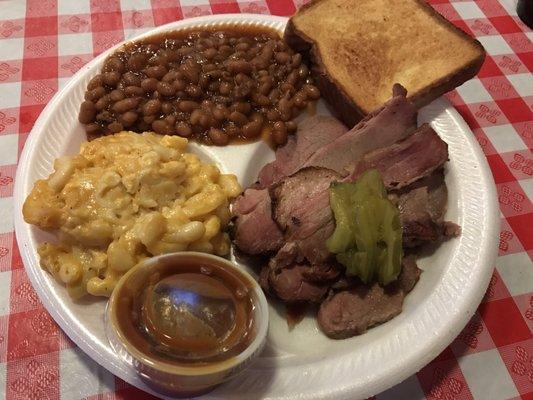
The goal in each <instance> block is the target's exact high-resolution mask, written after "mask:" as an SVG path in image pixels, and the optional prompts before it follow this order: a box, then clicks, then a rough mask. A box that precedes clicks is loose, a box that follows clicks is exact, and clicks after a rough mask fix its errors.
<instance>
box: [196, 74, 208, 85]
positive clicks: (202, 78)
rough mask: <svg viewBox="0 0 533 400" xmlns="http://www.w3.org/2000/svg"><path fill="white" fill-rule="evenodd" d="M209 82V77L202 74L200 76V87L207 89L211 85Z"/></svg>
mask: <svg viewBox="0 0 533 400" xmlns="http://www.w3.org/2000/svg"><path fill="white" fill-rule="evenodd" d="M209 81H210V80H209V75H207V74H204V73H202V74H200V79H198V86H200V87H201V88H202V89H205V88H207V86H208V85H209Z"/></svg>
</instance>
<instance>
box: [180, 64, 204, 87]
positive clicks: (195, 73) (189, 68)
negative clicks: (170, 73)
mask: <svg viewBox="0 0 533 400" xmlns="http://www.w3.org/2000/svg"><path fill="white" fill-rule="evenodd" d="M180 72H182V73H183V75H185V77H186V78H187V79H188V80H189V81H190V82H192V83H198V79H199V75H200V66H199V65H198V64H197V63H196V62H195V61H193V60H191V59H190V58H189V59H188V60H186V61H185V62H184V63H183V64H181V65H180Z"/></svg>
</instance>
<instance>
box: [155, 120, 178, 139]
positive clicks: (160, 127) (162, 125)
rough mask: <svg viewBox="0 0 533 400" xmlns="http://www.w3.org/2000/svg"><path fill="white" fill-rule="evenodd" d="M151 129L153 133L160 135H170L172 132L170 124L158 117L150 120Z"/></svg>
mask: <svg viewBox="0 0 533 400" xmlns="http://www.w3.org/2000/svg"><path fill="white" fill-rule="evenodd" d="M152 129H153V130H154V132H155V133H159V134H160V135H172V134H173V133H174V130H173V129H172V126H170V125H169V124H167V123H166V122H165V121H163V120H160V119H158V120H156V121H154V122H152Z"/></svg>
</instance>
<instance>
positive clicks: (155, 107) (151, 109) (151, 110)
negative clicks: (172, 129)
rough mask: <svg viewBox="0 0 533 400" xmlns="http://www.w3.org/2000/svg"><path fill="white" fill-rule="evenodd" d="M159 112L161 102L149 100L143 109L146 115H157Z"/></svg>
mask: <svg viewBox="0 0 533 400" xmlns="http://www.w3.org/2000/svg"><path fill="white" fill-rule="evenodd" d="M159 111H161V102H160V101H159V100H148V101H147V102H146V103H144V105H143V108H142V112H143V114H144V115H152V114H157V113H158V112H159Z"/></svg>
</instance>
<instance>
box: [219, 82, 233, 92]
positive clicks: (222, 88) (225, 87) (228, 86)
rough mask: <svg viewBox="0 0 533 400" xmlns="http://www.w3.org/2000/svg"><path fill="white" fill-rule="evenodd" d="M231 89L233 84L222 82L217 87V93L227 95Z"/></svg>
mask: <svg viewBox="0 0 533 400" xmlns="http://www.w3.org/2000/svg"><path fill="white" fill-rule="evenodd" d="M232 89H233V85H232V84H231V83H229V82H222V83H221V84H220V87H219V89H218V91H219V93H220V94H222V95H227V94H230V93H231V90H232Z"/></svg>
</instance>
